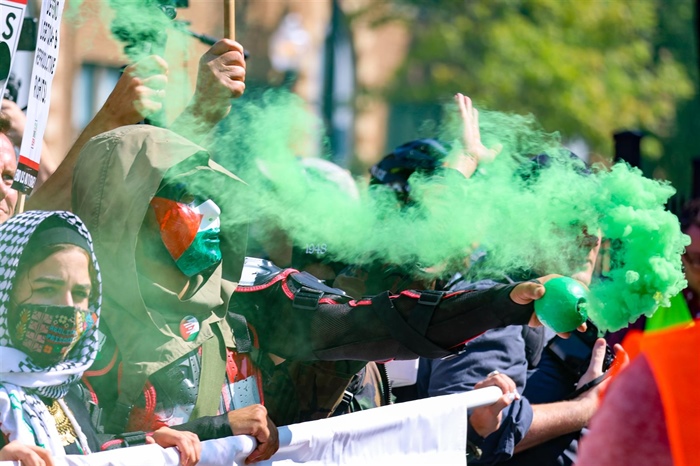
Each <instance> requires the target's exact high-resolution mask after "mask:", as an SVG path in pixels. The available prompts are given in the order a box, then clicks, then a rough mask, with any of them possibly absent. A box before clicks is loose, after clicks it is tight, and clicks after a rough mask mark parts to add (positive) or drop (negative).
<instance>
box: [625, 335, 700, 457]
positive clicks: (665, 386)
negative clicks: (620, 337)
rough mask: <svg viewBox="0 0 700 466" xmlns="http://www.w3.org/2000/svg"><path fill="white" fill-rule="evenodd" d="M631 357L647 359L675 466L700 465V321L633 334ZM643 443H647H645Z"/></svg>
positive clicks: (629, 340)
mask: <svg viewBox="0 0 700 466" xmlns="http://www.w3.org/2000/svg"><path fill="white" fill-rule="evenodd" d="M623 346H624V347H625V350H627V349H628V348H629V350H630V351H629V353H630V357H635V356H637V355H638V354H642V355H644V357H645V358H646V359H647V361H648V363H649V366H650V367H651V370H652V373H653V375H654V380H655V381H656V386H657V388H658V390H659V395H660V396H661V401H662V403H663V407H664V416H665V419H666V430H667V433H668V439H669V443H670V445H671V453H672V455H673V464H674V466H698V465H700V449H699V448H698V447H697V438H698V435H700V401H698V400H697V398H696V397H695V392H696V390H697V388H698V387H699V386H700V321H696V322H695V323H690V324H679V325H675V326H672V327H670V328H666V329H659V330H653V331H646V332H644V333H642V332H639V331H634V332H630V333H629V334H628V335H627V337H626V338H625V341H624V343H623ZM642 440H643V439H642Z"/></svg>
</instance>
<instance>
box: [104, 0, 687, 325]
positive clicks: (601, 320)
mask: <svg viewBox="0 0 700 466" xmlns="http://www.w3.org/2000/svg"><path fill="white" fill-rule="evenodd" d="M106 3H107V2H105V4H106ZM109 5H110V6H111V7H112V8H113V9H114V10H113V11H112V12H110V13H109V15H107V16H105V18H107V17H109V18H110V19H109V21H110V22H111V23H110V24H111V29H112V30H113V31H114V32H115V33H116V35H117V37H118V38H119V39H120V40H122V41H123V43H124V44H125V45H126V46H127V54H128V56H129V58H130V59H131V60H138V59H139V58H141V57H143V56H144V55H147V54H151V53H158V52H159V50H158V48H159V47H161V46H162V33H163V31H166V30H169V29H170V28H171V22H170V19H168V18H167V17H166V16H165V15H164V14H163V13H162V11H160V10H159V9H158V8H156V7H154V6H153V2H149V1H147V0H141V1H136V0H110V2H109ZM187 40H189V39H187V38H186V37H185V36H184V35H182V34H178V33H176V34H169V37H168V41H171V42H170V46H171V47H173V48H174V49H175V50H179V51H183V52H184V51H185V50H187V48H188V43H186V42H185V41H187ZM173 41H174V42H173ZM179 41H181V42H179ZM166 58H167V57H166ZM177 63H178V62H177V61H171V70H170V79H171V81H172V80H173V74H174V73H177V72H178V70H177V69H176V68H177V66H176V65H177ZM182 74H183V75H184V72H183V73H182ZM176 81H177V80H176ZM182 81H183V82H186V80H184V79H183V80H182ZM183 89H184V85H183ZM186 93H187V92H183V93H182V94H183V95H184V94H186ZM250 94H251V93H250V92H249V96H248V97H247V98H244V99H241V100H240V101H238V102H236V103H235V105H234V108H233V110H232V114H231V115H230V117H229V118H228V119H227V120H226V121H225V122H223V123H222V124H221V125H220V128H219V130H218V131H217V134H216V136H215V137H214V138H212V140H211V141H212V146H211V147H210V149H211V151H212V153H213V154H215V156H216V158H217V159H218V161H219V162H220V163H222V164H224V165H225V166H226V167H227V168H229V169H230V170H231V171H233V172H234V173H236V174H237V175H239V176H240V177H242V178H243V179H244V180H245V181H246V182H247V183H248V184H249V185H250V189H249V190H248V191H247V194H245V195H243V197H241V195H240V194H239V195H238V197H236V198H228V199H225V201H224V205H222V206H221V207H222V208H223V209H234V210H235V212H237V215H236V216H235V218H236V220H235V221H236V222H241V223H243V222H248V221H252V222H254V223H255V224H257V225H261V226H262V228H261V229H258V230H256V231H258V232H259V234H260V235H264V234H265V232H271V231H273V230H275V229H281V230H283V231H285V232H287V235H288V236H289V237H290V238H292V240H293V241H294V242H295V243H296V244H300V245H303V244H305V243H314V244H317V243H319V242H321V243H325V244H327V245H328V247H329V249H328V251H329V253H330V254H331V255H332V256H333V257H334V258H335V259H336V260H339V261H344V262H347V263H354V264H367V263H370V262H373V261H380V262H383V263H390V264H420V266H422V267H423V268H428V267H432V268H433V270H439V271H440V273H441V274H444V275H449V274H450V273H451V272H456V271H461V270H460V266H459V265H458V264H462V263H463V260H464V258H465V257H467V256H468V255H469V254H471V253H472V252H474V248H475V247H477V246H478V247H479V248H480V249H481V250H483V251H485V252H486V255H487V257H488V266H489V270H490V271H491V272H495V271H497V272H499V273H509V272H512V271H517V270H520V269H529V268H531V267H533V264H539V265H540V266H543V267H544V268H545V269H546V271H547V272H552V273H561V274H571V273H574V272H575V271H576V270H577V267H579V266H580V263H581V260H583V257H584V256H585V254H583V253H582V250H581V248H580V246H579V239H580V236H581V232H582V231H583V230H584V229H585V230H587V231H589V232H592V231H597V230H598V229H600V231H602V234H603V237H604V238H606V239H607V240H608V241H609V244H610V249H609V259H610V260H609V262H610V269H609V270H606V271H605V272H604V274H603V276H602V278H601V279H599V280H597V281H595V282H594V283H593V284H592V286H591V293H592V299H591V307H590V309H589V314H590V316H591V318H592V319H593V320H594V321H595V322H596V324H598V326H599V327H600V328H601V329H611V330H614V329H617V328H621V327H623V326H625V325H626V324H627V322H629V321H633V320H635V319H636V318H637V317H639V316H640V315H642V314H646V315H649V314H651V313H652V312H653V311H654V310H655V309H656V307H658V305H659V304H664V303H666V302H667V301H668V299H669V298H670V297H671V296H673V295H675V294H676V293H677V292H678V291H680V290H681V289H682V288H683V287H684V286H685V280H684V278H683V273H682V271H681V262H680V253H681V252H682V250H683V247H684V246H685V245H686V244H687V237H685V236H684V235H682V234H681V232H680V228H679V223H678V220H677V219H676V218H675V217H674V216H673V215H672V214H670V213H668V212H667V211H665V210H664V207H663V206H664V204H665V202H666V200H667V199H668V198H669V197H670V196H671V195H672V194H673V192H674V190H673V188H672V187H671V186H669V185H668V184H666V183H662V182H658V181H653V180H649V179H646V178H644V177H643V176H642V175H641V173H640V172H639V171H638V170H635V169H631V168H629V167H628V166H626V165H616V166H615V167H613V168H612V169H611V170H606V169H603V168H600V167H599V168H596V169H594V170H593V171H592V173H591V174H589V175H584V174H582V173H581V169H580V168H581V167H578V166H577V164H576V162H575V161H573V160H571V159H569V157H568V155H566V153H565V151H563V150H562V147H561V144H560V141H559V137H558V135H557V134H551V133H547V132H545V131H543V130H542V129H541V128H539V127H538V125H537V123H536V121H535V120H534V118H532V117H524V116H517V115H506V114H502V113H499V112H481V131H482V138H483V140H484V142H485V144H486V145H487V146H489V147H493V146H495V145H496V144H500V145H502V146H503V148H502V151H501V154H500V155H499V156H498V157H497V159H496V161H495V162H494V163H492V164H490V165H488V166H485V167H483V168H482V169H480V171H479V173H478V174H477V175H476V176H474V177H472V178H471V179H469V180H466V179H464V178H463V177H462V176H461V175H459V174H456V173H454V172H452V171H450V170H444V171H442V172H440V173H438V174H436V175H435V176H430V177H425V176H420V175H415V176H414V177H413V178H412V179H411V186H412V198H413V200H414V202H413V203H412V204H411V205H409V206H401V205H400V204H399V202H398V201H397V199H396V196H395V195H394V194H393V192H391V191H389V190H387V189H383V187H381V186H380V187H372V188H371V189H370V188H369V187H367V186H366V184H364V183H361V188H362V189H361V196H360V199H359V200H358V199H353V198H351V197H349V196H348V195H347V194H346V193H345V192H344V191H343V190H341V189H340V188H336V187H334V186H332V185H329V184H328V183H322V182H319V181H318V180H314V179H310V178H309V177H307V176H305V175H304V173H303V171H302V168H301V166H300V164H299V163H298V160H297V156H304V155H307V154H306V153H305V152H306V151H307V150H308V149H307V147H308V146H309V145H310V144H309V141H317V140H320V139H322V138H320V134H322V127H323V125H322V124H321V123H320V122H319V121H318V120H317V119H316V118H314V117H313V116H311V115H310V114H309V112H308V111H307V110H306V107H305V105H306V104H305V103H304V102H302V101H301V100H300V99H298V98H297V97H296V96H294V95H292V94H289V93H286V92H284V91H281V90H275V91H268V92H264V93H261V94H259V95H253V96H252V99H251V97H250ZM448 113H450V114H454V111H450V112H448ZM458 123H459V122H457V121H448V122H447V123H446V124H444V125H443V126H440V127H436V128H435V131H436V135H438V136H440V137H441V138H443V139H445V140H448V141H449V142H452V143H453V144H454V146H455V148H456V149H455V150H456V151H458V150H459V142H458V141H459V134H460V128H459V124H458ZM416 136H417V137H418V135H416ZM311 145H313V144H311ZM322 152H327V151H324V150H322ZM541 153H546V154H549V155H550V156H551V157H553V158H554V159H556V160H557V161H558V162H557V163H554V164H552V165H551V166H549V167H547V168H545V169H542V170H539V171H537V173H536V174H532V176H528V173H527V170H525V171H524V169H523V164H524V163H526V161H527V160H528V159H529V157H531V156H533V155H536V154H541ZM201 189H202V190H203V191H206V190H216V187H215V186H202V187H201ZM219 194H220V195H221V194H223V196H224V197H225V194H226V193H219ZM226 226H227V225H223V226H222V228H226ZM228 226H229V227H231V226H232V225H228ZM261 239H263V240H264V238H261Z"/></svg>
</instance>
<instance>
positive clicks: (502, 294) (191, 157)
mask: <svg viewBox="0 0 700 466" xmlns="http://www.w3.org/2000/svg"><path fill="white" fill-rule="evenodd" d="M73 180H74V184H73V199H74V201H75V203H74V210H75V212H76V213H78V214H82V216H83V217H84V218H86V219H87V220H86V223H87V225H88V226H89V228H90V229H91V230H92V231H93V232H94V236H95V238H96V240H95V244H96V246H95V247H96V253H97V255H98V257H99V258H100V260H101V263H102V264H103V277H104V279H105V290H106V291H107V294H106V299H105V309H104V318H105V322H106V326H105V327H106V329H105V334H107V341H108V342H109V341H111V342H112V343H105V345H104V346H103V348H102V350H101V359H100V360H98V361H97V363H96V366H95V368H94V369H93V371H94V372H95V373H96V375H97V374H99V375H98V376H96V377H92V378H91V379H90V381H91V383H92V384H93V386H94V388H95V390H96V391H97V393H98V396H99V397H100V399H101V402H104V403H105V406H106V407H107V409H108V410H110V411H105V418H106V419H107V429H108V430H109V431H115V429H116V430H119V429H118V427H119V426H121V425H127V424H129V423H131V424H130V425H131V426H135V425H139V426H143V427H144V428H149V427H150V426H152V425H153V422H156V423H165V424H170V423H174V422H185V421H187V420H188V419H196V418H198V417H200V416H202V415H215V414H217V413H221V412H225V411H228V410H230V409H232V408H238V407H243V406H246V405H254V404H257V403H259V402H261V401H262V400H261V399H260V397H259V389H260V387H261V384H260V382H259V379H260V374H259V373H258V372H257V370H256V369H253V368H252V366H253V364H251V363H252V362H255V363H257V364H258V365H260V366H262V367H264V366H265V365H266V362H269V357H268V355H270V354H271V355H275V356H278V357H280V358H290V359H291V358H293V359H306V360H315V359H328V360H339V359H360V360H383V359H389V358H394V357H403V358H406V357H408V358H414V357H415V356H416V355H417V354H422V355H424V356H428V357H441V356H445V355H448V354H450V353H451V352H452V351H453V350H451V349H448V348H456V347H458V346H459V344H460V343H461V342H463V341H465V340H468V339H470V338H472V337H473V336H475V335H476V334H478V333H481V332H482V331H484V330H486V329H488V328H491V327H494V326H499V325H507V324H511V323H513V324H516V323H519V324H526V323H528V322H532V324H533V325H537V324H538V322H537V320H536V318H535V317H533V312H532V304H531V303H532V301H533V300H534V299H536V298H538V297H539V296H541V294H542V292H543V291H542V290H543V288H542V286H541V285H539V284H537V283H533V282H528V283H522V284H516V285H511V286H505V287H495V288H493V289H491V290H486V291H484V292H480V293H456V294H454V295H451V296H446V297H444V298H443V299H441V300H440V301H439V302H436V303H435V304H436V305H435V306H434V307H433V308H426V309H425V315H426V317H429V316H431V315H432V319H431V320H430V321H428V320H426V321H425V322H424V324H418V325H417V327H416V329H413V328H411V327H409V326H408V324H407V323H406V321H407V319H408V316H409V314H410V312H411V309H413V308H415V307H416V305H417V301H418V298H419V296H420V293H416V294H414V293H408V292H406V293H402V294H401V295H398V296H390V295H389V294H388V293H387V294H383V295H380V296H378V297H376V298H373V299H368V300H362V301H350V300H349V298H348V297H347V296H346V295H345V294H344V293H343V292H342V291H340V290H334V289H329V288H323V287H320V288H319V286H320V285H319V282H318V280H317V279H315V278H313V277H311V276H307V275H304V274H299V273H296V272H295V271H291V270H288V271H282V270H280V269H277V268H276V267H274V266H273V265H271V264H264V263H262V262H261V263H260V264H259V265H260V266H259V267H257V268H256V267H249V269H254V270H247V271H245V270H244V272H243V278H241V267H242V266H243V258H244V251H245V238H246V234H245V231H246V227H247V224H246V223H245V219H246V210H245V209H246V208H249V207H247V203H246V202H245V200H246V199H250V196H248V195H247V194H246V189H247V187H246V185H244V184H243V183H242V182H240V181H239V180H238V179H237V178H236V177H235V176H233V175H231V174H230V173H228V172H227V171H226V170H225V169H223V168H222V167H220V166H218V165H217V164H216V163H214V162H213V161H211V160H209V158H208V154H207V152H206V151H205V150H203V149H202V148H201V147H199V146H196V145H194V144H192V143H191V142H190V141H188V140H186V139H184V138H181V137H178V136H177V135H175V134H173V133H171V132H170V131H167V130H164V129H159V128H155V127H148V126H145V125H141V126H132V127H125V128H121V129H118V130H115V131H112V132H108V133H105V134H102V135H100V136H98V137H96V138H93V139H92V140H91V141H90V142H89V143H88V144H86V146H85V147H84V149H83V152H82V154H81V157H80V159H79V161H78V163H77V165H76V171H75V174H74V178H73ZM210 201H211V202H210ZM188 204H191V205H190V206H188ZM212 204H214V206H216V207H214V206H213V205H212ZM205 206H206V207H207V209H208V211H207V212H206V214H205V213H204V212H201V211H200V209H202V208H203V207H205ZM198 211H200V213H197V212H198ZM219 212H220V214H219ZM202 215H203V216H202ZM202 218H204V219H205V221H204V222H200V219H202ZM177 219H181V220H182V222H181V223H178V220H177ZM219 224H220V225H221V229H220V232H219V230H218V225H219ZM179 225H182V226H186V228H185V229H179ZM210 226H211V228H209V227H210ZM200 229H202V230H201V231H200V232H199V233H200V234H201V235H202V236H201V237H202V238H203V240H202V242H200V241H194V242H193V240H194V239H195V238H196V237H197V232H198V230H200ZM212 230H214V232H216V233H218V234H214V235H211V234H212ZM206 237H209V238H210V240H208V241H204V238H206ZM214 237H218V238H219V241H216V240H214ZM199 246H205V247H204V248H203V249H202V248H199ZM181 258H182V259H183V260H184V258H190V259H192V258H198V259H199V261H196V260H195V261H185V263H181V262H182V261H181ZM308 277H311V278H308ZM239 280H241V281H242V283H240V284H239V285H238V287H237V288H236V286H235V282H238V281H239ZM234 289H235V290H236V293H233V291H234ZM309 289H310V290H311V292H307V290H309ZM232 293H233V294H232ZM324 296H326V297H325V298H324ZM348 301H349V302H348ZM227 314H228V316H227ZM226 317H228V318H226ZM241 317H244V318H245V319H247V321H248V323H249V324H250V326H251V327H252V328H253V329H254V332H253V331H251V332H250V335H251V336H248V332H247V327H246V326H245V324H244V325H242V326H241V325H240V318H241ZM232 327H233V330H232ZM197 330H198V331H197ZM234 337H235V338H234ZM370 341H371V342H372V344H368V342H370ZM256 342H257V343H258V344H259V350H254V349H253V348H251V347H250V346H253V345H250V346H249V345H248V343H256ZM246 346H248V347H247V348H246ZM199 348H202V350H201V351H202V353H201V356H200V353H199ZM225 348H228V352H227V354H228V357H227V359H226V360H225V361H221V364H222V367H223V368H222V369H221V370H222V372H223V371H224V370H225V367H229V372H227V375H226V377H228V381H224V380H222V379H224V378H225V377H222V376H221V375H220V374H217V373H216V372H214V373H213V375H211V374H207V371H206V368H207V365H209V364H217V362H216V361H214V359H213V358H219V357H222V356H223V355H224V354H226V353H224V349H225ZM212 349H213V350H214V351H212ZM248 356H252V358H251V357H248ZM200 358H201V359H200ZM251 359H252V360H253V361H251ZM200 361H201V364H202V366H201V367H203V370H202V373H201V376H199V380H197V374H198V371H196V369H197V367H199V364H200ZM210 361H211V362H210ZM210 367H216V366H215V365H214V366H210ZM245 368H247V369H248V371H247V372H244V370H245ZM118 373H120V374H121V377H120V378H119V380H120V382H119V384H117V374H118ZM174 377H178V379H177V382H175V381H174ZM237 383H238V385H236V384H237ZM178 384H181V386H182V387H183V389H177V390H175V393H171V394H168V392H169V388H171V387H174V386H177V385H178ZM222 384H223V385H224V387H225V390H224V398H223V399H222V400H221V402H219V400H220V398H221V385H222ZM231 385H233V387H232V388H233V392H234V396H233V397H230V398H229V397H228V396H227V395H226V393H228V391H229V389H228V388H226V387H230V386H231ZM241 386H244V387H246V390H247V393H249V394H251V396H249V397H246V398H245V399H240V398H236V396H235V394H236V393H241V388H238V389H236V387H241ZM144 387H145V388H146V392H147V394H146V396H144V394H143V392H144ZM185 387H187V389H186V390H185V389H184V388H185ZM153 392H155V396H156V401H155V403H154V404H148V405H147V404H146V400H149V399H153V398H152V396H153ZM200 399H205V400H206V399H208V400H209V401H208V402H207V405H206V406H204V402H203V401H200ZM200 406H202V408H201V409H200V408H199V407H200ZM236 411H238V410H234V411H233V413H234V415H235V413H236ZM231 424H232V428H233V429H234V431H235V429H236V428H237V426H236V424H235V423H234V422H232V423H231ZM271 428H272V427H271ZM259 440H260V439H259ZM262 442H263V443H265V442H264V439H263V440H262Z"/></svg>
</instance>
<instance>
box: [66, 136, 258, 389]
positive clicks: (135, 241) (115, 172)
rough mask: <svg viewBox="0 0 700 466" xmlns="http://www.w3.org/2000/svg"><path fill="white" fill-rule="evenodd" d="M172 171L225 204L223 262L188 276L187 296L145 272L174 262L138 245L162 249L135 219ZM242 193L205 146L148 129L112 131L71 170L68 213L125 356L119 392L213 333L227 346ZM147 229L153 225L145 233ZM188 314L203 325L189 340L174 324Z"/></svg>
mask: <svg viewBox="0 0 700 466" xmlns="http://www.w3.org/2000/svg"><path fill="white" fill-rule="evenodd" d="M175 177H177V181H178V182H181V181H182V182H185V183H186V184H187V186H188V188H189V189H190V191H192V192H194V193H196V194H202V195H204V196H205V197H209V198H211V199H213V200H214V201H215V202H216V203H217V204H218V205H219V207H220V208H221V211H222V213H221V225H222V226H221V231H222V233H221V249H222V256H223V259H222V263H221V264H220V265H219V267H218V268H217V269H216V270H215V271H214V272H213V273H211V275H210V276H204V277H203V276H196V277H193V279H192V280H191V281H190V287H189V290H194V292H188V293H187V294H186V296H187V299H180V298H179V297H178V294H180V292H181V290H177V289H168V288H167V285H163V284H160V283H159V281H161V278H160V277H161V276H160V275H158V274H157V273H156V274H154V273H153V272H150V273H149V268H150V266H151V265H153V264H152V262H153V261H159V262H160V264H159V267H161V269H162V268H165V269H172V268H174V267H176V266H175V262H174V261H173V260H172V259H171V258H170V257H169V256H167V255H163V254H161V255H151V254H144V253H143V252H142V251H144V250H146V251H148V250H151V249H153V250H156V251H157V250H159V248H160V249H163V245H162V242H161V240H160V236H159V235H158V234H154V232H153V231H148V232H144V231H142V226H144V225H145V223H144V222H146V221H147V216H148V215H150V214H151V212H150V211H149V209H150V207H149V202H150V201H151V199H152V198H153V196H154V195H155V193H156V191H157V190H158V188H159V186H160V185H161V182H162V181H163V179H164V178H167V179H168V180H170V179H173V178H175ZM246 190H247V186H246V185H245V183H243V182H242V181H241V180H240V179H239V178H237V177H236V176H234V175H233V174H231V173H230V172H228V171H227V170H226V169H224V168H223V167H221V166H220V165H218V164H216V163H215V162H213V161H212V160H210V159H209V154H208V153H207V151H206V150H204V149H203V148H201V147H199V146H197V145H195V144H193V143H192V142H190V141H188V140H186V139H184V138H182V137H180V136H178V135H176V134H175V133H172V132H170V131H168V130H165V129H161V128H156V127H153V126H148V125H137V126H126V127H122V128H118V129H116V130H113V131H109V132H107V133H104V134H101V135H99V136H96V137H94V138H93V139H91V140H90V141H89V142H88V143H87V144H86V145H85V147H84V148H83V150H82V151H81V154H80V157H79V159H78V162H77V164H76V167H75V171H74V175H73V200H72V204H73V211H74V212H75V213H76V214H77V215H78V216H80V217H81V218H82V219H83V221H84V222H85V223H86V225H87V227H88V229H89V230H90V232H91V234H92V236H93V239H94V243H95V253H96V255H97V258H98V260H99V262H100V266H101V268H102V276H103V284H104V286H103V287H104V300H103V311H102V315H103V320H104V322H105V323H106V325H107V327H108V328H109V331H110V332H111V334H112V335H113V337H114V339H115V341H116V344H117V347H118V348H119V351H120V353H121V356H122V364H123V366H122V377H121V381H120V390H121V392H122V395H123V394H124V393H127V397H128V398H131V399H132V400H133V399H134V397H135V396H137V395H138V393H140V391H141V389H142V387H143V384H144V383H145V381H146V379H147V378H148V376H150V375H151V374H153V373H154V372H156V371H157V370H159V369H160V368H162V367H164V366H166V365H168V364H170V363H172V362H173V361H175V360H177V359H178V358H180V357H182V356H184V355H185V354H187V353H189V352H190V351H192V350H194V349H196V348H198V347H199V346H201V345H202V344H203V343H204V342H205V341H207V340H208V339H210V338H219V340H220V341H221V340H223V342H224V343H225V344H226V346H228V347H232V348H233V347H234V345H235V343H234V341H233V336H232V332H231V330H230V328H229V327H228V324H227V323H226V321H225V319H224V317H225V314H226V309H227V307H228V302H229V298H230V296H231V294H232V293H233V291H234V290H235V288H236V282H237V280H238V279H239V277H240V273H241V270H242V267H243V260H244V253H245V247H246V237H247V218H246V215H245V212H244V208H243V207H242V206H241V205H239V202H240V200H241V199H243V198H244V197H245V193H246ZM241 203H242V202H241ZM242 204H244V203H242ZM148 228H150V229H151V230H152V229H153V228H154V227H153V226H150V227H144V228H143V230H147V229H148ZM155 228H156V229H157V226H156V227H155ZM145 233H148V234H145ZM156 243H160V244H156ZM154 257H155V259H154ZM149 261H151V264H149ZM151 270H152V269H151ZM162 281H163V282H165V280H162ZM185 316H194V317H196V318H197V320H198V321H199V322H200V324H201V330H200V332H199V334H198V336H197V337H196V338H195V339H194V340H193V341H190V342H188V341H185V339H184V338H183V337H182V336H181V334H180V330H179V329H180V323H181V321H182V319H183V317H185ZM216 329H219V330H220V331H218V330H216ZM215 334H218V335H219V336H218V337H217V336H216V335H215ZM219 347H220V350H221V347H222V345H219ZM120 398H121V395H120Z"/></svg>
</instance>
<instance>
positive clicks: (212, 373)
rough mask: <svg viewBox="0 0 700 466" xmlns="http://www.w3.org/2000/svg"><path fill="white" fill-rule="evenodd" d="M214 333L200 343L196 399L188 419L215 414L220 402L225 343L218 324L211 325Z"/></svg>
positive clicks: (224, 365)
mask: <svg viewBox="0 0 700 466" xmlns="http://www.w3.org/2000/svg"><path fill="white" fill-rule="evenodd" d="M211 328H212V330H213V331H214V332H213V333H214V335H213V336H212V338H209V339H208V340H206V341H205V342H204V343H203V344H202V372H201V373H200V376H199V390H198V392H197V401H196V402H195V404H194V409H193V410H192V414H191V415H190V420H192V421H193V420H195V419H199V418H200V417H204V416H215V415H216V414H217V413H218V411H219V404H220V402H221V387H222V384H223V380H224V374H225V373H226V345H225V344H224V340H223V336H222V334H221V328H220V327H219V324H218V323H217V325H212V327H211Z"/></svg>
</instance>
